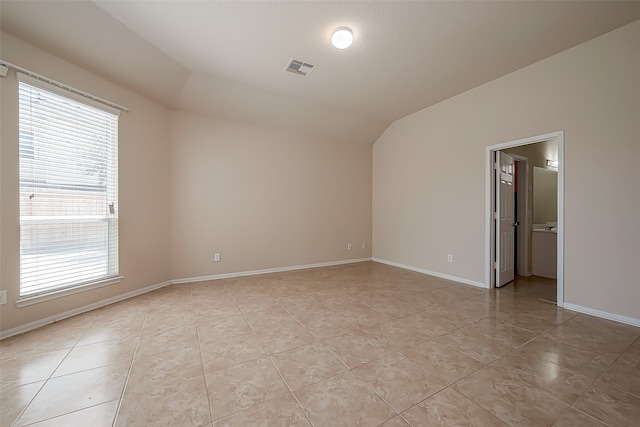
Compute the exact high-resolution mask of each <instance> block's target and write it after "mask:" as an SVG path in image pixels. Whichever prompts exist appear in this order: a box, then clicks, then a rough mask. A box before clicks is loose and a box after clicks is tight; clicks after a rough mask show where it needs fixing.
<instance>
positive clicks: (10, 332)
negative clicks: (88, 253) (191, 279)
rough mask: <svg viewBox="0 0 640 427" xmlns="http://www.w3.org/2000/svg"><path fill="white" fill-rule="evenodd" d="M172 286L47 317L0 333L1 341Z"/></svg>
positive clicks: (158, 286) (163, 285) (135, 293)
mask: <svg viewBox="0 0 640 427" xmlns="http://www.w3.org/2000/svg"><path fill="white" fill-rule="evenodd" d="M170 284H171V281H170V280H168V281H166V282H162V283H157V284H155V285H151V286H147V287H144V288H141V289H136V290H135V291H131V292H127V293H124V294H120V295H117V296H115V297H111V298H107V299H103V300H101V301H98V302H94V303H93V304H89V305H84V306H82V307H78V308H74V309H73V310H69V311H65V312H63V313H58V314H54V315H53V316H49V317H45V318H44V319H40V320H36V321H34V322H30V323H25V324H24V325H20V326H17V327H15V328H11V329H7V330H5V331H0V340H2V339H5V338H9V337H11V336H14V335H18V334H22V333H24V332H27V331H30V330H32V329H36V328H40V327H42V326H45V325H48V324H50V323H53V322H57V321H60V320H62V319H66V318H67V317H71V316H75V315H76V314H81V313H85V312H87V311H91V310H95V309H96V308H100V307H104V306H106V305H109V304H113V303H115V302H118V301H123V300H126V299H129V298H133V297H136V296H138V295H142V294H146V293H147V292H151V291H153V290H156V289H160V288H163V287H165V286H168V285H170Z"/></svg>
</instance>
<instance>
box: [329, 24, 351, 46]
mask: <svg viewBox="0 0 640 427" xmlns="http://www.w3.org/2000/svg"><path fill="white" fill-rule="evenodd" d="M351 43H353V32H352V31H351V28H349V27H338V28H336V29H335V30H333V34H332V35H331V44H333V45H334V46H335V47H337V48H338V49H346V48H348V47H349V46H351Z"/></svg>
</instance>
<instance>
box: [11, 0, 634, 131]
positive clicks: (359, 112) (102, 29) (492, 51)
mask: <svg viewBox="0 0 640 427" xmlns="http://www.w3.org/2000/svg"><path fill="white" fill-rule="evenodd" d="M0 13H1V15H2V19H1V23H0V25H1V27H0V28H1V29H2V31H5V32H7V33H10V34H13V35H14V36H16V37H19V38H21V39H23V40H25V41H28V42H30V43H32V44H35V45H37V46H40V47H42V48H44V49H46V50H48V51H50V52H52V53H54V54H56V55H58V56H61V57H63V58H65V59H67V60H69V61H71V62H74V63H76V64H77V65H79V66H82V67H84V68H87V69H89V70H90V71H93V72H95V73H97V74H99V75H102V76H104V77H106V78H108V79H110V80H112V81H115V82H117V83H119V84H122V85H124V86H126V87H128V88H130V89H133V90H135V91H137V92H139V93H142V94H143V95H145V96H148V97H150V98H152V99H154V100H156V101H158V102H161V103H162V104H164V105H166V106H169V107H171V108H175V109H181V110H186V111H192V112H197V113H202V114H210V115H215V116H218V117H223V118H228V119H233V120H240V121H245V122H252V123H257V124H262V125H267V126H273V127H277V128H283V129H289V130H294V131H299V132H304V133H308V134H312V135H319V136H322V137H329V138H335V139H339V140H344V141H349V142H354V143H373V142H374V141H375V140H376V139H377V137H378V136H379V135H380V133H381V132H382V131H384V129H385V128H386V127H387V126H388V125H389V124H390V123H391V122H393V121H394V120H396V119H398V118H400V117H403V116H406V115H408V114H411V113H413V112H415V111H418V110H420V109H422V108H425V107H427V106H430V105H433V104H435V103H437V102H439V101H442V100H444V99H447V98H449V97H452V96H454V95H457V94H459V93H461V92H464V91H466V90H468V89H471V88H473V87H476V86H478V85H481V84H483V83H486V82H488V81H491V80H493V79H495V78H498V77H500V76H503V75H505V74H508V73H510V72H512V71H515V70H517V69H519V68H522V67H524V66H526V65H529V64H531V63H534V62H536V61H539V60H541V59H543V58H546V57H548V56H551V55H553V54H555V53H558V52H561V51H563V50H565V49H568V48H570V47H572V46H575V45H577V44H579V43H582V42H584V41H587V40H590V39H592V38H594V37H597V36H599V35H601V34H604V33H606V32H608V31H611V30H613V29H615V28H618V27H620V26H622V25H625V24H627V23H630V22H633V21H635V20H637V19H640V2H638V1H632V2H614V1H586V2H582V1H493V2H486V1H467V2H460V1H440V2H435V1H380V2H378V1H360V2H347V1H289V2H285V1H253V2H245V1H153V0H152V1H94V2H91V1H68V2H64V1H44V2H40V1H11V0H2V6H1V8H0ZM338 26H349V27H351V28H352V29H353V32H354V37H355V40H354V43H353V45H352V46H351V47H350V48H348V49H345V50H338V49H335V48H334V47H332V46H331V44H330V41H329V39H330V36H331V31H332V30H333V29H334V28H335V27H338ZM292 57H293V58H295V59H299V60H302V61H305V62H308V63H311V64H315V65H317V69H316V70H315V71H314V72H313V73H312V74H311V75H310V76H308V77H301V76H298V75H294V74H291V73H285V72H283V69H284V68H285V66H286V65H287V63H288V61H289V59H290V58H292ZM36 71H37V70H36Z"/></svg>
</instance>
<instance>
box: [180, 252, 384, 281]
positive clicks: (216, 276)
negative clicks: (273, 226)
mask: <svg viewBox="0 0 640 427" xmlns="http://www.w3.org/2000/svg"><path fill="white" fill-rule="evenodd" d="M365 261H371V258H359V259H348V260H344V261H331V262H321V263H318V264H306V265H294V266H290V267H277V268H267V269H264V270H250V271H238V272H234V273H222V274H213V275H211V276H198V277H187V278H184V279H174V280H172V281H171V283H173V284H174V285H175V284H180V283H194V282H206V281H209V280H220V279H229V278H231V277H243V276H255V275H257V274H268V273H281V272H284V271H293V270H305V269H308V268H319V267H331V266H334V265H343V264H354V263H357V262H365Z"/></svg>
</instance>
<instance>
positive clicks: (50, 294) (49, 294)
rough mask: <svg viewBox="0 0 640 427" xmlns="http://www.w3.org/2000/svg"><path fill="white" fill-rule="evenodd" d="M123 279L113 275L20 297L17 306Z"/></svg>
mask: <svg viewBox="0 0 640 427" xmlns="http://www.w3.org/2000/svg"><path fill="white" fill-rule="evenodd" d="M122 279H124V276H116V277H111V278H109V279H105V280H99V281H96V282H91V283H86V284H83V285H78V286H74V287H73V288H65V289H60V290H57V291H50V292H47V293H46V294H41V295H32V296H24V297H20V298H18V299H17V300H16V306H17V307H18V308H22V307H27V306H30V305H34V304H39V303H41V302H45V301H51V300H53V299H57V298H62V297H66V296H69V295H73V294H79V293H81V292H86V291H90V290H92V289H97V288H102V287H103V286H109V285H115V284H116V283H120V282H122Z"/></svg>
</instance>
